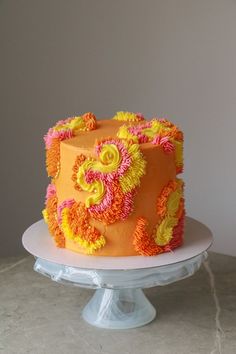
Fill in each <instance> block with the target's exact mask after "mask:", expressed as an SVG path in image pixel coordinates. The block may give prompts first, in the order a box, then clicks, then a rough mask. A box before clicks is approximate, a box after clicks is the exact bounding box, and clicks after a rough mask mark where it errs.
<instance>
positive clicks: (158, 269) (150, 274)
mask: <svg viewBox="0 0 236 354" xmlns="http://www.w3.org/2000/svg"><path fill="white" fill-rule="evenodd" d="M22 242H23V246H24V248H25V249H26V250H27V251H28V252H29V253H31V254H32V255H34V256H35V257H36V262H35V265H34V270H35V271H37V272H39V273H41V274H43V275H45V276H48V277H49V278H51V279H52V280H54V281H56V282H58V283H62V284H65V285H67V284H70V285H74V286H79V287H83V288H90V289H97V290H96V292H95V294H94V295H93V297H92V298H91V300H90V301H89V302H88V304H87V305H86V306H85V308H84V310H83V313H82V316H83V318H84V320H85V321H87V322H88V323H89V324H91V325H93V326H97V327H102V328H111V329H127V328H135V327H139V326H143V325H145V324H147V323H149V322H151V321H152V320H153V319H154V318H155V317H156V310H155V308H154V307H153V306H152V304H151V303H150V302H149V301H148V299H147V298H146V296H145V295H144V293H143V291H142V289H144V288H151V287H154V286H161V285H167V284H170V283H173V282H176V281H178V280H181V279H184V278H187V277H189V276H191V275H193V274H194V273H195V272H196V271H197V270H198V269H199V268H200V266H201V264H202V262H203V261H204V260H205V259H206V258H207V250H208V248H209V247H210V246H211V244H212V233H211V231H210V230H209V229H208V228H207V227H206V226H205V225H203V224H202V223H200V222H199V221H197V220H195V219H193V218H190V217H186V223H185V235H184V244H183V246H181V247H179V248H177V249H175V250H174V251H173V252H168V253H163V254H160V255H158V256H151V257H148V256H147V257H145V256H131V257H96V256H86V255H81V254H78V253H75V252H72V251H69V250H67V249H61V248H57V247H56V246H55V245H54V242H53V239H52V237H51V236H50V235H49V232H48V228H47V225H46V224H45V223H44V221H43V220H40V221H38V222H36V223H35V224H33V225H31V226H30V227H29V228H28V229H27V230H26V231H25V233H24V235H23V238H22Z"/></svg>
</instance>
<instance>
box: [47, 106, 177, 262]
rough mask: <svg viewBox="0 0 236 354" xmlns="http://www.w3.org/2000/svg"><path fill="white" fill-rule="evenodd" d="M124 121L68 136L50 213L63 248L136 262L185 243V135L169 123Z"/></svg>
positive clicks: (52, 229)
mask: <svg viewBox="0 0 236 354" xmlns="http://www.w3.org/2000/svg"><path fill="white" fill-rule="evenodd" d="M121 113H123V115H122V118H123V119H115V120H104V121H98V122H96V123H94V124H93V125H92V128H93V129H91V130H89V129H87V127H86V126H85V128H84V126H83V124H81V125H80V127H82V129H77V130H76V133H75V134H74V135H70V136H69V137H68V136H67V135H66V134H67V133H65V132H63V134H64V135H63V136H66V138H65V139H61V140H60V141H59V146H60V149H59V152H58V151H57V155H56V156H57V159H58V155H59V163H58V162H57V169H58V170H57V171H56V173H55V175H54V176H52V177H53V180H52V184H51V185H50V187H49V190H48V193H47V198H46V208H45V211H44V216H45V220H46V221H47V222H48V225H49V231H50V232H51V234H52V235H53V236H54V239H55V241H56V243H57V245H58V246H59V247H66V248H69V249H71V250H73V251H76V252H79V253H85V254H94V255H98V256H129V255H139V254H143V255H154V254H159V253H162V252H166V251H170V250H171V249H174V248H175V247H178V246H179V245H181V243H182V235H183V220H184V199H183V183H182V181H181V180H180V179H177V178H176V174H177V173H179V172H181V171H182V168H183V161H182V143H183V134H182V132H181V131H179V129H178V128H177V127H176V126H174V125H173V124H172V123H170V122H168V121H166V120H163V119H162V120H158V119H153V120H152V121H145V120H144V119H143V117H142V116H141V115H137V119H135V117H136V116H135V115H134V114H132V120H131V119H127V120H125V116H126V117H127V116H128V118H129V114H127V115H126V114H125V112H121ZM87 115H89V116H90V117H93V119H94V116H93V115H92V114H87ZM130 115H131V114H130ZM119 118H120V117H119ZM95 126H96V130H95ZM51 129H53V128H51ZM64 130H65V129H64ZM51 132H52V131H51ZM61 136H62V133H61ZM57 138H58V137H57ZM54 165H55V164H54Z"/></svg>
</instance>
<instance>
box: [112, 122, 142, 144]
mask: <svg viewBox="0 0 236 354" xmlns="http://www.w3.org/2000/svg"><path fill="white" fill-rule="evenodd" d="M117 137H118V138H120V139H125V140H132V141H133V142H135V143H138V137H137V136H136V135H133V134H131V133H130V132H129V127H128V126H127V125H122V126H121V127H120V128H119V130H118V132H117Z"/></svg>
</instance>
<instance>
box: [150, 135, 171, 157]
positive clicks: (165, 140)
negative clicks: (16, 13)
mask: <svg viewBox="0 0 236 354" xmlns="http://www.w3.org/2000/svg"><path fill="white" fill-rule="evenodd" d="M152 144H153V145H160V146H161V147H162V148H163V150H164V151H165V152H166V153H171V152H173V151H174V150H175V146H174V144H173V143H172V142H171V141H170V140H169V137H168V136H161V135H156V136H155V138H154V139H153V141H152Z"/></svg>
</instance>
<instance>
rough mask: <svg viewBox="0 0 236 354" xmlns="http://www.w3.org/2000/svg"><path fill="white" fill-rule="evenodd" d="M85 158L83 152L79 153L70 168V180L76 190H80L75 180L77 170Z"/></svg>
mask: <svg viewBox="0 0 236 354" xmlns="http://www.w3.org/2000/svg"><path fill="white" fill-rule="evenodd" d="M85 160H86V156H85V155H83V154H80V155H78V156H77V157H76V160H75V164H74V166H73V168H72V170H73V174H72V176H71V179H72V181H73V182H74V187H75V189H76V190H77V191H82V188H81V187H80V185H79V184H78V182H77V173H78V171H79V168H80V166H81V165H82V164H83V162H84V161H85Z"/></svg>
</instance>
